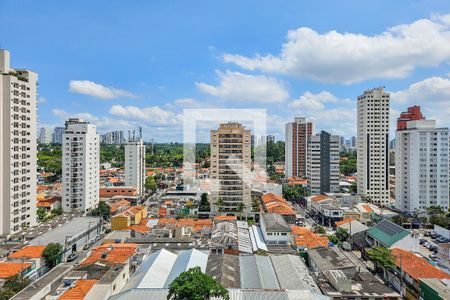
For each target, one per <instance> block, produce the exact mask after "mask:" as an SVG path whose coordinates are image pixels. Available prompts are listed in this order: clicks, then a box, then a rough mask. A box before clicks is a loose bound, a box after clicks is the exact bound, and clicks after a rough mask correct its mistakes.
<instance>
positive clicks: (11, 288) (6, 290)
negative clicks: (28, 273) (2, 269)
mask: <svg viewBox="0 0 450 300" xmlns="http://www.w3.org/2000/svg"><path fill="white" fill-rule="evenodd" d="M30 283H31V280H30V279H29V278H28V277H22V276H20V275H14V276H11V277H8V278H7V279H6V280H5V283H4V284H3V286H2V288H1V289H0V300H7V299H11V298H12V297H13V296H14V295H15V294H17V293H18V292H20V291H21V290H23V289H24V288H25V287H26V286H27V285H29V284H30Z"/></svg>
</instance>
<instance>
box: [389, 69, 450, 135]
mask: <svg viewBox="0 0 450 300" xmlns="http://www.w3.org/2000/svg"><path fill="white" fill-rule="evenodd" d="M391 99H392V105H394V106H396V107H399V110H400V111H405V110H406V108H407V107H408V106H411V105H419V106H421V108H422V112H423V113H424V115H425V117H426V118H427V119H435V120H436V121H437V122H438V125H439V124H440V125H439V126H442V125H445V126H450V120H449V115H450V79H448V78H442V77H430V78H427V79H424V80H422V81H419V82H416V83H413V84H411V85H410V86H409V87H408V88H407V89H405V90H402V91H397V92H393V93H391ZM397 117H398V114H397Z"/></svg>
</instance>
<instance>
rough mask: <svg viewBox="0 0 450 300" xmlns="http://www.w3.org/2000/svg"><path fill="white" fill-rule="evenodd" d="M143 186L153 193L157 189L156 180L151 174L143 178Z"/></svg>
mask: <svg viewBox="0 0 450 300" xmlns="http://www.w3.org/2000/svg"><path fill="white" fill-rule="evenodd" d="M144 185H145V188H146V189H147V190H148V191H150V192H152V193H154V192H155V191H156V190H157V188H158V187H157V185H156V180H155V178H154V177H153V176H147V178H145V184H144Z"/></svg>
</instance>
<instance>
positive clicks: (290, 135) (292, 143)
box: [284, 117, 313, 177]
mask: <svg viewBox="0 0 450 300" xmlns="http://www.w3.org/2000/svg"><path fill="white" fill-rule="evenodd" d="M312 133H313V123H312V122H309V121H307V120H306V118H304V117H298V118H295V121H294V122H290V123H287V124H286V128H285V135H286V139H285V168H284V171H285V174H286V177H306V164H307V160H308V158H307V156H308V155H307V147H308V138H309V137H310V136H311V135H312Z"/></svg>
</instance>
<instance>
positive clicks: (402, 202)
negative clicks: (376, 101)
mask: <svg viewBox="0 0 450 300" xmlns="http://www.w3.org/2000/svg"><path fill="white" fill-rule="evenodd" d="M395 140H396V145H395V169H396V170H395V174H396V178H395V200H396V207H397V208H398V209H399V210H401V211H405V212H414V211H415V210H421V211H423V210H426V208H428V207H430V206H441V207H442V208H443V209H444V210H447V209H448V207H449V181H448V176H449V158H448V156H449V145H448V143H449V130H448V128H436V121H434V120H412V121H408V122H406V128H405V129H403V130H397V132H396V139H395Z"/></svg>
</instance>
